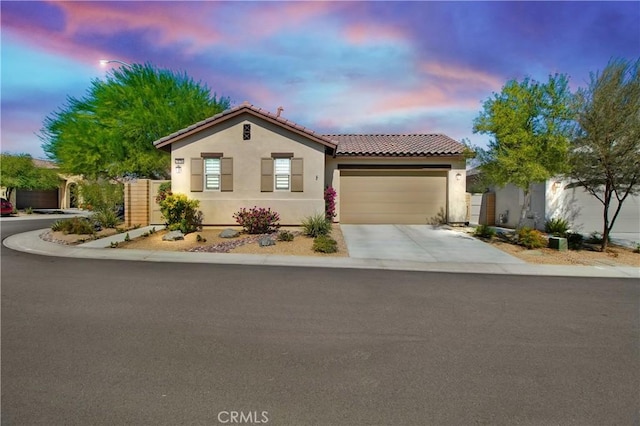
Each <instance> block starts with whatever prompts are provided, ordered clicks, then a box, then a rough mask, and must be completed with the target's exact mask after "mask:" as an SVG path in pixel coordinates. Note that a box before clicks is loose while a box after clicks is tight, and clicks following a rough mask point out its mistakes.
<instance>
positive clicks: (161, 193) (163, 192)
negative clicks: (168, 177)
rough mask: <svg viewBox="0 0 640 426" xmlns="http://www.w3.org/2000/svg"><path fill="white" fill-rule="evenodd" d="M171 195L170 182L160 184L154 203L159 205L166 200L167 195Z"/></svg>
mask: <svg viewBox="0 0 640 426" xmlns="http://www.w3.org/2000/svg"><path fill="white" fill-rule="evenodd" d="M171 194H173V193H172V192H171V182H162V183H161V184H160V187H159V188H158V195H156V203H158V204H160V203H162V202H163V201H164V199H165V198H167V197H168V196H169V195H171Z"/></svg>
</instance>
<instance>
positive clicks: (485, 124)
mask: <svg viewBox="0 0 640 426" xmlns="http://www.w3.org/2000/svg"><path fill="white" fill-rule="evenodd" d="M571 99H572V95H571V92H570V91H569V88H568V79H567V77H566V76H565V75H562V74H556V75H555V76H549V81H548V82H547V83H540V82H537V81H535V80H532V79H530V78H525V79H524V80H523V81H522V82H518V81H516V80H511V81H509V82H507V84H506V85H505V86H504V87H503V88H502V91H501V92H500V93H494V94H493V96H492V97H491V98H489V99H488V100H486V101H485V102H484V104H483V111H482V112H481V113H480V115H479V116H478V117H477V118H476V119H475V121H474V125H473V132H474V133H481V134H488V135H490V136H491V137H492V138H491V140H490V141H489V144H488V148H487V149H481V148H475V151H476V153H477V156H478V161H479V163H480V164H481V165H480V168H481V170H482V172H483V173H484V175H485V177H486V178H487V181H488V182H490V183H492V184H495V185H498V186H504V185H506V184H508V183H512V184H514V185H516V186H517V187H518V188H520V189H522V191H523V192H524V195H525V196H524V203H523V205H522V211H521V215H520V221H519V224H518V226H519V227H520V226H522V224H523V221H524V219H525V217H526V213H527V210H528V209H529V206H530V202H531V184H533V183H536V182H543V181H545V180H546V179H549V178H550V177H552V176H555V175H557V174H560V173H563V172H565V171H566V170H567V152H568V147H569V136H570V133H571V129H570V120H571V118H572V113H571Z"/></svg>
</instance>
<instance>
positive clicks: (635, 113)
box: [568, 59, 640, 250]
mask: <svg viewBox="0 0 640 426" xmlns="http://www.w3.org/2000/svg"><path fill="white" fill-rule="evenodd" d="M576 110H577V115H576V126H575V138H574V139H573V141H572V142H571V147H570V153H569V159H570V165H571V171H570V172H569V174H568V175H569V176H570V177H571V178H573V179H575V180H576V181H577V182H578V184H579V185H580V186H582V187H584V189H585V190H586V191H587V192H589V193H590V194H592V195H593V196H594V197H595V198H596V199H597V200H598V201H600V202H601V203H602V205H603V231H602V237H603V238H602V245H601V247H602V250H605V249H606V248H607V244H608V240H609V234H610V233H611V229H612V228H613V225H614V224H615V222H616V218H617V217H618V213H620V209H621V208H622V205H623V203H624V201H625V200H626V199H627V198H628V197H629V195H633V194H637V193H638V192H640V60H636V61H635V62H634V61H628V60H623V59H619V60H613V61H610V62H609V64H608V65H607V66H606V68H605V69H604V70H603V71H602V73H596V74H593V73H592V74H591V79H590V83H589V86H588V87H586V88H584V89H580V90H578V93H577V95H576ZM614 198H615V200H616V202H617V206H615V208H613V206H612V201H613V199H614ZM612 211H613V215H612V214H611V213H612Z"/></svg>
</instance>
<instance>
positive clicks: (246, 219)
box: [233, 206, 280, 234]
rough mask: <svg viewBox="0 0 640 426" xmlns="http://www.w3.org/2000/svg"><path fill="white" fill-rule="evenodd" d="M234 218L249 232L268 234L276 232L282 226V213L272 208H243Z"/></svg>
mask: <svg viewBox="0 0 640 426" xmlns="http://www.w3.org/2000/svg"><path fill="white" fill-rule="evenodd" d="M233 218H234V219H235V220H236V222H238V225H240V226H242V229H244V231H245V232H246V233H248V234H267V233H270V232H275V231H277V230H278V228H279V227H280V224H279V223H278V222H280V215H279V214H278V213H276V212H274V211H272V210H271V208H267V209H265V208H262V207H255V206H254V207H252V208H250V209H247V208H245V207H243V208H241V209H240V211H238V212H236V213H234V214H233Z"/></svg>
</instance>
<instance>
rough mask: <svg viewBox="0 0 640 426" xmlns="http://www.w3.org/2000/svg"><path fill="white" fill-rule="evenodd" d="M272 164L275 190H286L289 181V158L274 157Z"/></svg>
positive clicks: (288, 187)
mask: <svg viewBox="0 0 640 426" xmlns="http://www.w3.org/2000/svg"><path fill="white" fill-rule="evenodd" d="M273 166H274V167H273V168H274V175H275V188H276V191H288V190H289V189H290V181H291V159H290V158H274V160H273Z"/></svg>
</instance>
